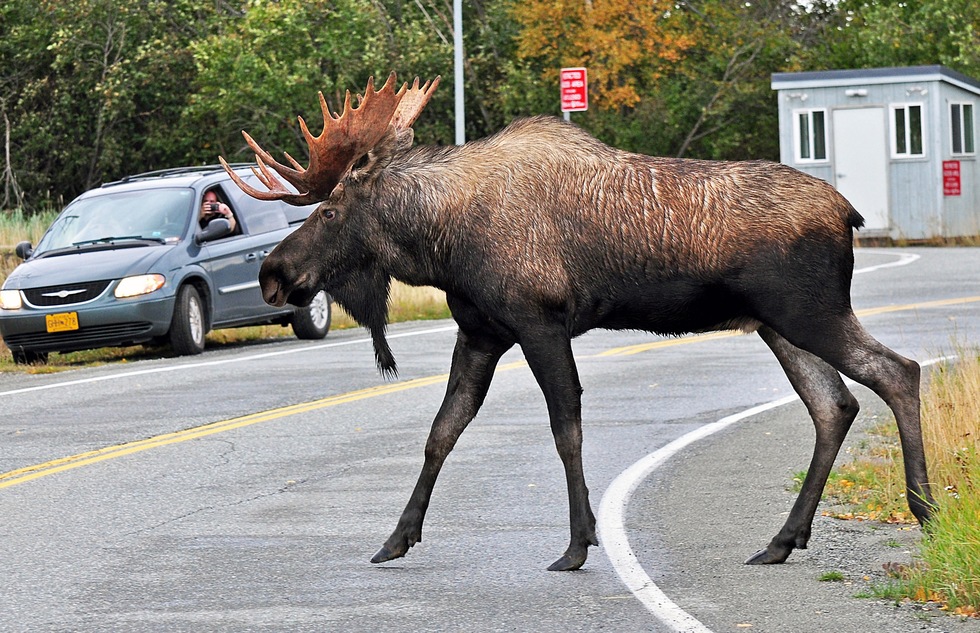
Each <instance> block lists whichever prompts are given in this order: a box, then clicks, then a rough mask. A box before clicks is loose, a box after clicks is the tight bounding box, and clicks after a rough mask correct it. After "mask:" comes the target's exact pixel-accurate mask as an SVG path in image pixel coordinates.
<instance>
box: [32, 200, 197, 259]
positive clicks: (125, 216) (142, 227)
mask: <svg viewBox="0 0 980 633" xmlns="http://www.w3.org/2000/svg"><path fill="white" fill-rule="evenodd" d="M193 211H194V190H193V189H189V188H180V189H176V188H174V189H147V190H143V191H119V192H114V193H110V194H106V195H101V196H94V197H91V198H85V199H82V200H75V201H74V202H72V203H71V204H69V205H68V206H67V207H65V210H64V211H62V212H61V215H59V216H58V217H57V219H56V220H55V221H54V223H53V224H52V225H51V228H49V229H48V231H47V233H45V234H44V237H42V238H41V241H40V242H39V243H38V245H37V248H35V249H34V254H35V255H39V254H42V253H45V252H49V251H54V250H60V249H65V248H73V247H75V248H78V247H82V246H87V245H92V244H100V245H105V244H116V243H119V244H122V243H130V244H132V243H133V242H151V243H152V242H155V243H160V244H169V243H176V242H177V241H178V240H179V239H180V236H181V235H182V234H183V233H184V230H185V229H186V228H187V224H188V222H189V221H190V218H191V215H192V213H193Z"/></svg>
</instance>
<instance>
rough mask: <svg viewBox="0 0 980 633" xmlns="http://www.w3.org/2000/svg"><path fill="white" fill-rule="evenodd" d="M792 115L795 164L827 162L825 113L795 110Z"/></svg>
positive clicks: (822, 111) (824, 111)
mask: <svg viewBox="0 0 980 633" xmlns="http://www.w3.org/2000/svg"><path fill="white" fill-rule="evenodd" d="M793 114H794V118H793V136H794V137H795V139H796V143H795V145H796V162H798V163H812V162H816V161H825V160H827V125H826V120H827V111H826V110H796V111H794V113H793Z"/></svg>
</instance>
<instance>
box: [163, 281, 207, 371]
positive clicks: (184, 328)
mask: <svg viewBox="0 0 980 633" xmlns="http://www.w3.org/2000/svg"><path fill="white" fill-rule="evenodd" d="M205 323H206V321H205V318H204V302H203V301H201V295H200V293H199V292H198V291H197V288H195V287H194V286H192V285H189V284H188V285H186V286H184V287H183V288H181V289H180V291H179V292H178V293H177V301H176V303H175V304H174V316H173V320H172V321H171V322H170V332H169V334H168V338H169V339H170V347H171V348H172V349H173V351H174V353H176V354H177V355H178V356H191V355H194V354H200V353H201V352H203V351H204V335H205V334H207V331H206V326H205Z"/></svg>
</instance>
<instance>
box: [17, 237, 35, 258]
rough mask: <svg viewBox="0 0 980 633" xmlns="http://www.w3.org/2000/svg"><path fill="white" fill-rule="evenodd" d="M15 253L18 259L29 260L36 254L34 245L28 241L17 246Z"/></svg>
mask: <svg viewBox="0 0 980 633" xmlns="http://www.w3.org/2000/svg"><path fill="white" fill-rule="evenodd" d="M14 252H15V253H17V257H20V258H21V259H27V258H28V257H30V256H31V255H33V254H34V245H33V244H31V243H30V242H26V241H25V242H19V243H18V244H17V246H15V247H14Z"/></svg>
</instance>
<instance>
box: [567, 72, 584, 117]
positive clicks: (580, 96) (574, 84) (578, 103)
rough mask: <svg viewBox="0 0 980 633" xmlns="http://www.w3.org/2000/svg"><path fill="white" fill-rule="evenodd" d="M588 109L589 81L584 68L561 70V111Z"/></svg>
mask: <svg viewBox="0 0 980 633" xmlns="http://www.w3.org/2000/svg"><path fill="white" fill-rule="evenodd" d="M588 109H589V79H588V74H587V73H586V71H585V69H584V68H562V69H561V111H562V112H582V111H585V110H588Z"/></svg>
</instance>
